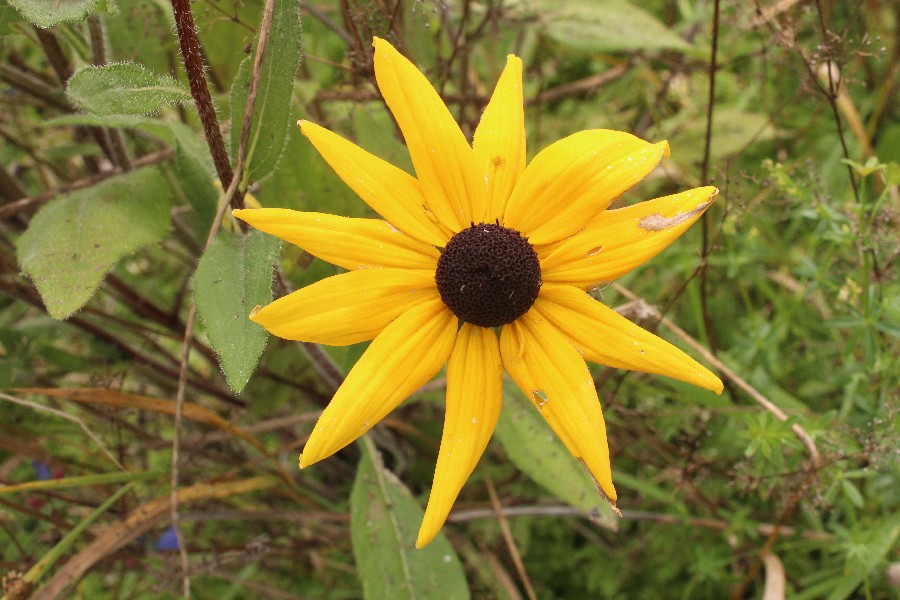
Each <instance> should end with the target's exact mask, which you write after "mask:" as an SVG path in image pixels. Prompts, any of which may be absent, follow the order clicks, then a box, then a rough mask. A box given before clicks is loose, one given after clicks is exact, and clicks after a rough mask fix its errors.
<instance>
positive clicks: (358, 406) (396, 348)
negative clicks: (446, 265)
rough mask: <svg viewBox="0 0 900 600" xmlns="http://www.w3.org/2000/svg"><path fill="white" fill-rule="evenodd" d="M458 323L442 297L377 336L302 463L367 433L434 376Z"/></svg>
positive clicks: (321, 421)
mask: <svg viewBox="0 0 900 600" xmlns="http://www.w3.org/2000/svg"><path fill="white" fill-rule="evenodd" d="M362 272H364V271H362ZM456 326H457V319H456V317H455V316H454V315H453V313H451V312H450V311H449V310H447V307H446V306H444V304H443V302H441V301H440V300H434V301H432V302H427V303H425V304H420V305H419V306H416V307H415V308H411V309H410V310H408V311H406V312H405V313H403V314H402V315H401V316H399V317H397V319H396V320H395V321H394V322H393V323H391V324H390V325H389V326H388V327H387V328H386V329H385V330H384V331H382V332H381V334H380V335H379V336H378V337H377V338H375V340H374V341H373V342H372V344H371V345H370V346H369V348H368V349H367V350H366V352H365V353H364V354H363V355H362V358H360V359H359V361H357V363H356V365H355V366H354V367H353V368H352V369H351V370H350V373H349V374H348V375H347V378H346V379H345V380H344V383H343V384H342V385H341V387H340V388H339V389H338V391H337V393H336V394H335V395H334V398H332V399H331V402H330V403H329V404H328V406H327V407H325V410H324V411H323V412H322V416H321V417H319V421H318V422H317V423H316V426H315V428H314V429H313V432H312V434H311V435H310V436H309V441H307V442H306V446H305V447H304V448H303V454H302V455H301V456H300V468H301V469H302V468H303V467H307V466H309V465H311V464H313V463H315V462H318V461H320V460H322V459H323V458H327V457H329V456H331V455H332V454H334V453H335V452H337V451H338V450H340V449H341V448H343V447H344V446H346V445H347V444H349V443H350V442H352V441H353V440H355V439H356V438H358V437H359V436H361V435H362V434H364V433H365V432H366V431H368V430H369V429H370V428H371V427H372V426H373V425H375V423H377V422H378V421H380V420H381V419H383V418H384V417H385V416H386V415H387V414H388V413H389V412H391V411H392V410H394V409H395V408H396V407H397V406H398V405H399V404H400V403H401V402H403V400H404V399H406V397H407V396H409V395H410V394H411V393H413V392H414V391H416V389H418V388H419V387H421V386H422V384H424V383H426V382H427V381H428V380H429V379H431V378H432V377H434V375H435V373H437V372H438V371H440V369H441V367H442V366H443V364H444V363H445V362H446V361H447V357H448V356H450V351H451V350H452V349H453V342H454V340H455V339H456Z"/></svg>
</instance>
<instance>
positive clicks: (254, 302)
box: [193, 231, 281, 392]
mask: <svg viewBox="0 0 900 600" xmlns="http://www.w3.org/2000/svg"><path fill="white" fill-rule="evenodd" d="M280 248H281V242H280V241H279V240H278V239H277V238H274V237H272V236H270V235H266V234H264V233H261V232H258V231H251V232H249V233H248V234H247V235H240V234H235V233H231V232H228V231H222V232H220V233H219V235H218V236H217V237H216V239H215V241H214V242H213V243H212V245H211V246H210V247H209V249H207V251H206V252H204V253H203V257H202V258H201V259H200V264H199V265H197V271H196V272H195V273H194V284H193V287H194V299H195V300H196V302H197V312H198V313H199V314H200V317H201V318H202V319H203V324H204V327H205V328H206V333H207V335H208V336H209V342H210V344H212V347H213V349H214V350H215V351H216V353H217V354H218V355H219V363H220V364H221V366H222V371H223V372H224V373H225V379H226V380H227V381H228V385H229V386H231V389H233V390H234V391H235V392H240V391H241V390H242V389H244V386H245V385H247V382H248V381H249V380H250V376H251V375H252V374H253V369H254V368H256V363H257V362H258V361H259V357H260V355H261V354H262V351H263V349H264V348H265V347H266V339H267V335H266V331H265V329H263V328H262V327H260V326H259V325H257V324H256V323H254V322H253V321H251V320H250V319H248V318H247V317H248V316H249V314H250V311H251V310H253V308H254V307H256V306H258V305H263V304H268V303H269V302H271V300H272V267H273V265H274V264H275V259H276V258H278V253H279V250H280Z"/></svg>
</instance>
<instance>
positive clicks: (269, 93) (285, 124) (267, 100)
mask: <svg viewBox="0 0 900 600" xmlns="http://www.w3.org/2000/svg"><path fill="white" fill-rule="evenodd" d="M299 10H300V3H299V1H298V0H283V1H281V2H276V3H275V12H274V14H273V15H272V29H271V32H270V34H269V42H268V45H267V46H266V54H265V57H264V59H263V64H262V67H261V71H260V78H259V90H258V91H257V95H256V103H255V104H254V106H253V123H252V125H251V128H250V138H249V139H248V141H247V157H246V158H247V161H246V164H247V172H248V173H249V175H250V181H259V180H260V179H262V178H263V177H265V176H266V175H268V174H269V173H270V172H271V171H272V170H273V169H274V168H275V165H276V164H277V163H278V159H279V158H280V157H281V154H282V151H283V150H284V141H285V138H286V136H287V134H288V132H289V131H294V123H293V122H292V120H291V98H292V94H293V90H294V74H295V73H296V72H297V67H299V66H300V49H301V45H302V31H301V29H300V12H299ZM253 59H254V57H247V58H246V59H245V60H244V61H243V62H242V63H241V67H240V70H239V71H238V74H237V76H236V77H235V80H234V83H233V84H232V86H231V155H232V156H235V157H236V156H237V150H238V145H239V143H240V137H241V127H242V124H243V122H244V111H245V109H246V106H247V95H248V94H249V93H250V74H251V71H252V70H253Z"/></svg>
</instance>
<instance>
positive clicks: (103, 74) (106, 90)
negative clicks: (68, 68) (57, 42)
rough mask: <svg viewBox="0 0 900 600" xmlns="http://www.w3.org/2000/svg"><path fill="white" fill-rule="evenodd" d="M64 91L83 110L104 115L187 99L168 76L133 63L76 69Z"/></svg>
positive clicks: (151, 110) (147, 111) (149, 109)
mask: <svg viewBox="0 0 900 600" xmlns="http://www.w3.org/2000/svg"><path fill="white" fill-rule="evenodd" d="M66 94H68V96H69V98H71V99H72V101H73V102H75V103H76V104H78V105H79V106H81V107H82V108H84V109H85V110H88V111H90V112H92V113H94V114H96V115H104V116H105V115H147V114H151V113H155V112H157V111H159V110H160V109H162V108H165V107H166V106H171V105H172V104H175V103H176V102H183V101H186V100H190V99H191V96H190V94H188V92H187V90H185V89H184V88H182V87H181V86H180V85H179V84H178V82H176V81H175V80H174V79H172V78H171V77H169V76H167V75H159V74H157V73H154V72H153V71H151V70H149V69H147V68H146V67H144V66H143V65H139V64H135V63H116V64H109V65H104V66H102V67H84V68H82V69H79V70H78V71H77V72H76V73H75V74H74V75H72V78H71V79H69V82H68V84H67V85H66Z"/></svg>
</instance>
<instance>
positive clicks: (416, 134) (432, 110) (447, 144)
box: [374, 38, 485, 233]
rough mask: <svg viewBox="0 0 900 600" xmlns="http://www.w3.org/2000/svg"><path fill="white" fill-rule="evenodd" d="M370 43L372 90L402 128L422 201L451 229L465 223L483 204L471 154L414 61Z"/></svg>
mask: <svg viewBox="0 0 900 600" xmlns="http://www.w3.org/2000/svg"><path fill="white" fill-rule="evenodd" d="M374 45H375V79H376V80H377V81H378V89H379V90H381V95H382V96H384V101H385V102H386V103H387V105H388V108H390V109H391V113H393V115H394V118H395V119H396V120H397V124H398V125H399V126H400V131H402V132H403V138H404V139H405V140H406V146H407V147H408V148H409V155H410V158H412V162H413V166H414V167H415V169H416V175H417V176H418V178H419V182H420V183H421V184H422V192H423V193H424V194H425V202H426V203H427V204H428V207H429V208H430V209H431V211H432V212H433V213H434V214H435V216H437V218H438V220H439V221H440V222H441V223H442V224H444V225H445V226H446V227H448V228H449V229H450V230H452V231H453V232H454V233H456V232H458V231H459V230H460V229H464V228H466V227H468V226H469V224H470V223H471V222H472V221H473V220H474V218H475V217H474V216H473V215H475V214H476V212H477V213H479V214H480V212H481V208H482V206H483V203H484V195H485V185H484V177H483V176H482V175H479V169H478V166H477V164H476V162H475V154H474V153H473V152H472V148H471V147H470V146H469V143H468V142H467V141H466V137H465V136H464V135H463V133H462V131H461V130H460V128H459V125H457V124H456V121H455V120H454V119H453V115H451V114H450V111H449V110H447V106H446V105H445V104H444V101H443V100H441V97H440V96H438V94H437V92H436V91H435V90H434V88H433V87H431V84H430V83H428V80H427V79H426V78H425V76H424V75H422V73H420V72H419V70H418V69H417V68H416V67H415V65H413V64H412V63H411V62H409V60H407V59H406V57H404V56H403V55H402V54H400V53H399V52H397V50H396V49H394V47H393V46H391V45H390V44H389V43H388V42H386V41H384V40H382V39H380V38H375V41H374ZM476 209H477V210H476Z"/></svg>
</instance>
